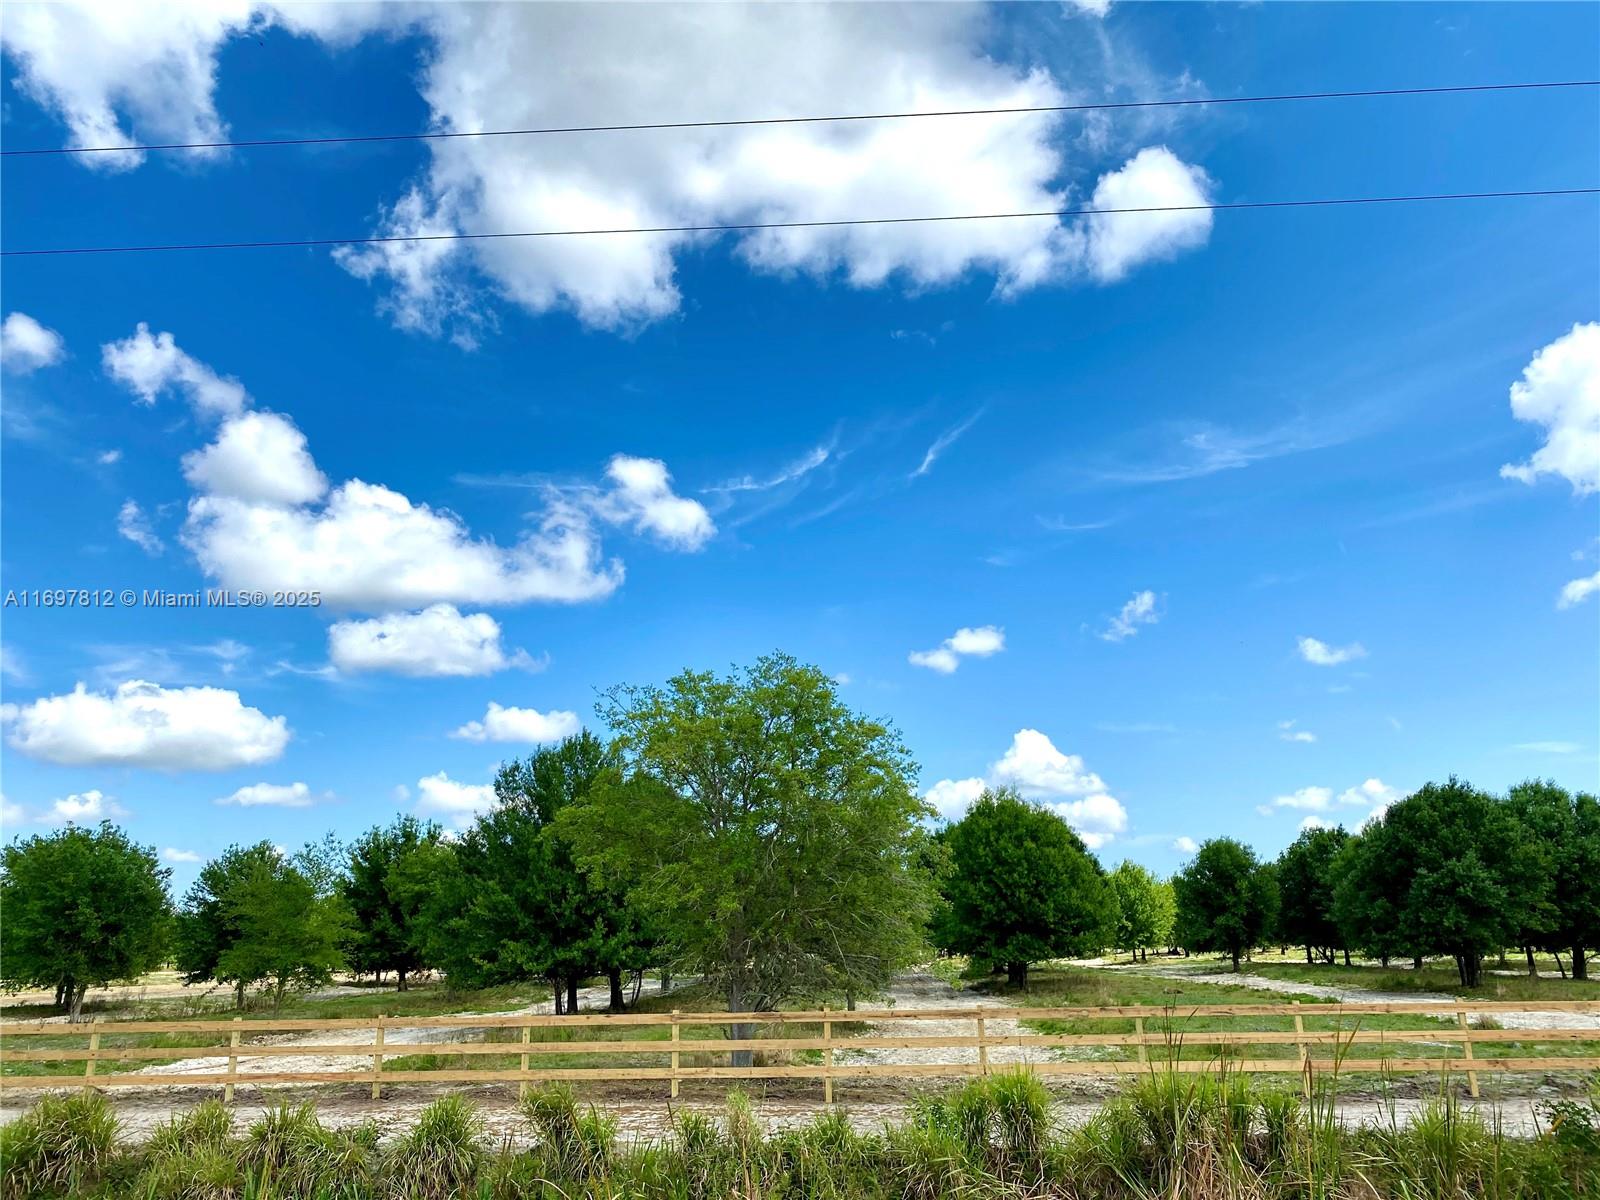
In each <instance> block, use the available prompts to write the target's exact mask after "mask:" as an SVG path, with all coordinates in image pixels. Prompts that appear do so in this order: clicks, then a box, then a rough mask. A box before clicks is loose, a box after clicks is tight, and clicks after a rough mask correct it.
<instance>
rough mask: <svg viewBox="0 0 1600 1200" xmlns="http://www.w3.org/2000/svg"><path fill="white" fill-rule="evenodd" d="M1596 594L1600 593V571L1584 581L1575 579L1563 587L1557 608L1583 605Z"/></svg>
mask: <svg viewBox="0 0 1600 1200" xmlns="http://www.w3.org/2000/svg"><path fill="white" fill-rule="evenodd" d="M1596 592H1600V571H1596V572H1595V573H1594V574H1593V575H1590V576H1588V577H1587V578H1584V579H1574V580H1572V581H1571V582H1570V583H1568V584H1567V585H1566V586H1565V587H1563V588H1562V589H1561V597H1560V599H1558V600H1557V601H1556V607H1557V608H1571V607H1572V606H1573V605H1574V604H1582V603H1583V602H1584V601H1585V600H1587V599H1588V598H1589V597H1590V596H1592V595H1594V594H1595V593H1596Z"/></svg>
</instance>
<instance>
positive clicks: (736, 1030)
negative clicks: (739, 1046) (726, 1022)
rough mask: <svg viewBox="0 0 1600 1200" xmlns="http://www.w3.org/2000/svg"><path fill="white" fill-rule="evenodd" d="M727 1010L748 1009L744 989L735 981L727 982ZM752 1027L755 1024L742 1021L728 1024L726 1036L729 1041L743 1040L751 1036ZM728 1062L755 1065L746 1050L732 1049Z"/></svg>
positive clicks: (739, 1064)
mask: <svg viewBox="0 0 1600 1200" xmlns="http://www.w3.org/2000/svg"><path fill="white" fill-rule="evenodd" d="M728 1011H729V1012H730V1013H742V1012H748V1011H750V1010H749V1009H748V1008H747V1007H746V1006H745V998H744V990H743V989H742V988H741V987H740V986H739V985H738V984H737V983H729V984H728ZM754 1029H755V1026H753V1025H746V1024H743V1023H740V1024H737V1025H730V1026H728V1038H729V1040H730V1041H736V1042H742V1041H745V1040H747V1039H748V1038H750V1037H751V1036H752V1034H753V1032H754ZM729 1062H730V1065H732V1066H735V1067H750V1066H754V1065H755V1062H754V1059H753V1056H752V1055H751V1053H750V1051H748V1050H735V1051H733V1052H732V1054H731V1055H730V1059H729Z"/></svg>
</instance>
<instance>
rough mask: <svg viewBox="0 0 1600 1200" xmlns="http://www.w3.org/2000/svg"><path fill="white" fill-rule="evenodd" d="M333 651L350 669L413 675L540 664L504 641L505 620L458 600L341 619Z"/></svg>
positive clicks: (333, 632)
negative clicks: (408, 610) (502, 624)
mask: <svg viewBox="0 0 1600 1200" xmlns="http://www.w3.org/2000/svg"><path fill="white" fill-rule="evenodd" d="M328 657H329V658H330V659H331V660H332V661H333V665H334V666H336V667H337V668H338V669H339V670H341V671H345V672H350V673H354V672H359V671H389V672H392V673H394V674H396V675H411V676H440V675H458V676H459V675H488V674H491V673H492V672H495V671H503V670H505V669H506V668H507V667H514V666H523V667H529V666H533V665H534V662H533V660H532V659H530V658H529V656H528V655H527V654H526V653H525V652H523V651H521V650H514V651H511V652H510V653H507V651H506V650H505V648H504V647H503V646H502V645H501V644H500V622H498V621H496V620H495V619H494V618H493V617H491V616H490V615H489V614H488V613H463V612H461V611H460V610H459V609H457V608H456V606H455V605H453V604H434V605H431V606H429V607H428V608H425V609H423V610H422V611H421V612H414V613H389V614H388V615H386V616H381V617H375V618H373V619H372V620H369V621H338V622H336V623H335V624H333V625H332V626H330V627H329V629H328Z"/></svg>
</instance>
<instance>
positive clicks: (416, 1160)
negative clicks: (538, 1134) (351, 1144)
mask: <svg viewBox="0 0 1600 1200" xmlns="http://www.w3.org/2000/svg"><path fill="white" fill-rule="evenodd" d="M487 1158H488V1151H487V1150H486V1148H485V1147H484V1142H483V1118H482V1117H480V1116H479V1115H478V1112H477V1110H476V1109H475V1108H473V1107H472V1105H471V1104H469V1103H467V1101H465V1100H463V1099H462V1098H461V1097H460V1096H444V1097H442V1098H440V1099H438V1100H435V1101H434V1102H433V1103H432V1104H430V1105H428V1107H427V1108H425V1109H423V1110H422V1112H421V1113H420V1114H419V1115H418V1117H417V1123H416V1124H415V1125H414V1126H412V1128H411V1130H410V1132H408V1133H407V1134H406V1135H405V1136H404V1137H403V1138H401V1139H400V1141H399V1142H397V1143H396V1144H395V1146H394V1147H393V1149H391V1150H390V1152H389V1154H388V1156H387V1158H386V1159H385V1161H384V1164H383V1184H384V1187H383V1194H384V1195H385V1196H388V1197H391V1198H392V1200H457V1197H462V1196H469V1195H471V1194H472V1193H473V1191H474V1190H475V1188H476V1186H477V1182H478V1177H479V1175H480V1174H482V1173H483V1169H484V1165H485V1162H486V1160H487Z"/></svg>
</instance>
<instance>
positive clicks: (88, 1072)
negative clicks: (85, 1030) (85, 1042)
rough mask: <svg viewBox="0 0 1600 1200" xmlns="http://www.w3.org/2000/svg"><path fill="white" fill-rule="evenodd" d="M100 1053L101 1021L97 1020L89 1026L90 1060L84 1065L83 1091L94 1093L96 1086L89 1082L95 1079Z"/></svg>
mask: <svg viewBox="0 0 1600 1200" xmlns="http://www.w3.org/2000/svg"><path fill="white" fill-rule="evenodd" d="M99 1053H100V1019H99V1018H98V1017H96V1018H95V1022H94V1024H93V1025H91V1026H89V1058H88V1061H87V1062H85V1063H84V1065H83V1090H84V1091H86V1092H92V1091H94V1084H92V1083H91V1082H89V1081H90V1080H92V1079H93V1078H94V1060H95V1055H97V1054H99Z"/></svg>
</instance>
